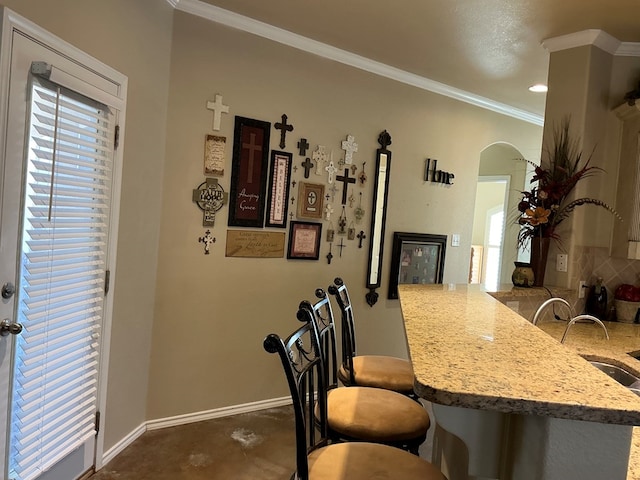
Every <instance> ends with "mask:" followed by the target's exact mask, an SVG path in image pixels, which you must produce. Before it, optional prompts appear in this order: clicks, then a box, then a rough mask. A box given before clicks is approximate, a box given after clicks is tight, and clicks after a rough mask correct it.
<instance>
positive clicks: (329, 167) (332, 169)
mask: <svg viewBox="0 0 640 480" xmlns="http://www.w3.org/2000/svg"><path fill="white" fill-rule="evenodd" d="M324 169H325V170H326V171H327V173H328V174H329V177H328V178H327V181H328V182H329V183H333V176H334V175H335V174H336V172H337V171H338V169H337V168H336V167H334V166H333V160H331V161H330V162H329V165H327V166H326V167H324Z"/></svg>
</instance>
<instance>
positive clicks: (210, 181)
mask: <svg viewBox="0 0 640 480" xmlns="http://www.w3.org/2000/svg"><path fill="white" fill-rule="evenodd" d="M191 200H192V201H194V202H196V205H198V208H200V210H202V212H203V213H202V226H203V227H212V226H213V225H214V223H215V220H216V212H217V211H218V210H220V209H221V208H222V206H223V205H224V204H225V203H227V201H228V200H229V194H228V193H226V192H225V191H224V190H223V188H222V187H221V186H220V184H218V180H217V179H215V178H207V180H206V181H204V182H202V183H201V184H200V185H198V188H196V189H194V190H193V193H192V196H191Z"/></svg>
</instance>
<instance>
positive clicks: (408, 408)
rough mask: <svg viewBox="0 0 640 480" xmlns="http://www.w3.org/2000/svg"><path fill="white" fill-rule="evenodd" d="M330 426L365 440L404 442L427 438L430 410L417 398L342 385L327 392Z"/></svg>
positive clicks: (341, 434)
mask: <svg viewBox="0 0 640 480" xmlns="http://www.w3.org/2000/svg"><path fill="white" fill-rule="evenodd" d="M327 419H328V424H329V428H330V429H331V430H332V431H334V432H336V433H337V434H338V435H339V436H341V437H346V438H351V439H358V440H362V441H365V442H381V443H402V442H405V441H411V440H413V441H415V440H416V439H421V438H422V439H424V437H426V435H427V430H428V429H429V425H430V420H429V414H428V413H427V411H426V410H425V409H424V408H423V407H422V405H421V404H420V403H418V402H415V401H413V400H411V399H410V398H408V397H406V396H404V395H402V394H400V393H397V392H392V391H389V390H383V389H380V388H370V387H339V388H334V389H332V390H329V391H328V392H327Z"/></svg>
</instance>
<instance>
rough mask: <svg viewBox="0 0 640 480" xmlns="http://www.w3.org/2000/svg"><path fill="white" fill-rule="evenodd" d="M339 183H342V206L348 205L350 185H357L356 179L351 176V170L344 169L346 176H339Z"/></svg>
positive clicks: (337, 178)
mask: <svg viewBox="0 0 640 480" xmlns="http://www.w3.org/2000/svg"><path fill="white" fill-rule="evenodd" d="M336 180H337V181H338V182H342V205H346V204H347V190H348V189H349V184H350V183H356V179H355V177H350V176H349V169H348V168H345V169H344V175H338V176H337V177H336Z"/></svg>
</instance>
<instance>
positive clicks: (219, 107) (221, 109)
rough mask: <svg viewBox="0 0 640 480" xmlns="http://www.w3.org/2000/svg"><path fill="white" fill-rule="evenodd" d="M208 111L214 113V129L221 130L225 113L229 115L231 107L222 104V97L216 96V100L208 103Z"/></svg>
mask: <svg viewBox="0 0 640 480" xmlns="http://www.w3.org/2000/svg"><path fill="white" fill-rule="evenodd" d="M207 110H212V111H213V129H214V130H220V120H221V119H222V114H223V113H229V105H224V104H223V103H222V95H218V94H216V96H215V100H214V101H213V102H212V101H208V102H207Z"/></svg>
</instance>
